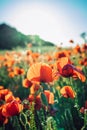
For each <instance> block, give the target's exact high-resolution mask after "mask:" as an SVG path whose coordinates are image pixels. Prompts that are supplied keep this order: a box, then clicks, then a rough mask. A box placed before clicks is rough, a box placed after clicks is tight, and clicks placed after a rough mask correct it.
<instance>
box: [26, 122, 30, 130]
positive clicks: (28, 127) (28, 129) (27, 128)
mask: <svg viewBox="0 0 87 130" xmlns="http://www.w3.org/2000/svg"><path fill="white" fill-rule="evenodd" d="M25 130H30V124H29V123H28V122H27V123H26V124H25Z"/></svg>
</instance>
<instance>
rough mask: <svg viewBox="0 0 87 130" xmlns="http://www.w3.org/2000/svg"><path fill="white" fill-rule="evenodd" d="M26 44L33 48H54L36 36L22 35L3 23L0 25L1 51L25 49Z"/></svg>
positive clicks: (51, 44)
mask: <svg viewBox="0 0 87 130" xmlns="http://www.w3.org/2000/svg"><path fill="white" fill-rule="evenodd" d="M28 43H31V44H32V45H33V46H44V45H46V46H47V45H48V46H54V44H53V43H51V42H48V41H44V40H42V39H41V38H40V37H39V36H38V35H24V34H22V33H21V32H18V31H17V30H16V29H15V28H13V27H10V26H9V25H6V24H4V23H3V24H1V25H0V48H1V49H13V48H16V47H26V45H27V44H28Z"/></svg>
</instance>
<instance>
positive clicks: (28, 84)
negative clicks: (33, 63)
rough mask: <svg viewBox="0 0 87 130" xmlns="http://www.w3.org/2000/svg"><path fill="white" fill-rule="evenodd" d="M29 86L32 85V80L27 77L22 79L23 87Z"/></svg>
mask: <svg viewBox="0 0 87 130" xmlns="http://www.w3.org/2000/svg"><path fill="white" fill-rule="evenodd" d="M31 86H32V82H31V81H29V80H28V79H27V78H25V79H24V80H23V87H25V88H29V87H31Z"/></svg>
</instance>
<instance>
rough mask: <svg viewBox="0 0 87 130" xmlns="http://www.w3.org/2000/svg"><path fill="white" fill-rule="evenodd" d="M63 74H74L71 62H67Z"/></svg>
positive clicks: (65, 75) (67, 75)
mask: <svg viewBox="0 0 87 130" xmlns="http://www.w3.org/2000/svg"><path fill="white" fill-rule="evenodd" d="M62 75H63V76H64V77H70V76H73V67H72V66H71V65H70V64H67V65H65V66H64V67H63V69H62Z"/></svg>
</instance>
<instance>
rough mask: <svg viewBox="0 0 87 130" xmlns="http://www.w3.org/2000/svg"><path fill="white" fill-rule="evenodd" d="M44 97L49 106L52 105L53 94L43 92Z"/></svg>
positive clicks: (47, 91)
mask: <svg viewBox="0 0 87 130" xmlns="http://www.w3.org/2000/svg"><path fill="white" fill-rule="evenodd" d="M44 94H45V96H46V97H47V100H48V103H49V104H54V94H53V93H52V92H50V91H49V90H45V91H44Z"/></svg>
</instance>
